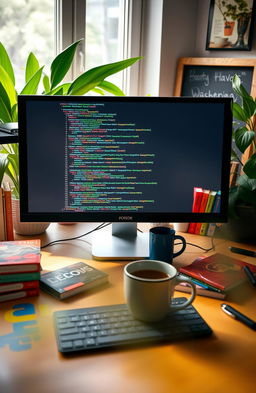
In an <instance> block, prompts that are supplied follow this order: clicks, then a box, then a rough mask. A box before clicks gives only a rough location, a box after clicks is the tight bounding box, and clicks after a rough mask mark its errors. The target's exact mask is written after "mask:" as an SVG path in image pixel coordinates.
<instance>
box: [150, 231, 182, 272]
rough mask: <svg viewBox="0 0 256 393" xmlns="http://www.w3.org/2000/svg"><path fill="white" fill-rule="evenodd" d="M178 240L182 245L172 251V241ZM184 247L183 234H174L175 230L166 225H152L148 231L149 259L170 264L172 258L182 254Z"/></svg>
mask: <svg viewBox="0 0 256 393" xmlns="http://www.w3.org/2000/svg"><path fill="white" fill-rule="evenodd" d="M175 240H180V241H181V243H182V247H181V249H180V250H179V251H177V252H174V242H175ZM185 249H186V240H185V238H184V237H183V236H180V235H175V230H174V229H171V228H167V227H154V228H151V229H150V231H149V259H153V260H157V261H163V262H167V263H170V264H172V262H173V258H175V257H177V256H178V255H180V254H182V253H183V252H184V251H185Z"/></svg>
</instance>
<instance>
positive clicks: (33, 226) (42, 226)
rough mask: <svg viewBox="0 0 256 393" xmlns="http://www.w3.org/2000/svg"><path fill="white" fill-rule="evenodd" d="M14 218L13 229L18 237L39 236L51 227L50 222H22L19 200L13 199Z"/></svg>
mask: <svg viewBox="0 0 256 393" xmlns="http://www.w3.org/2000/svg"><path fill="white" fill-rule="evenodd" d="M12 216H13V227H14V230H15V232H16V233H17V234H18V235H27V236H28V235H39V234H40V233H43V232H45V230H46V229H47V228H48V226H49V225H50V223H49V222H21V221H20V201H19V199H12Z"/></svg>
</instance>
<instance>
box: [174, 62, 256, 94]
mask: <svg viewBox="0 0 256 393" xmlns="http://www.w3.org/2000/svg"><path fill="white" fill-rule="evenodd" d="M255 69H256V59H241V58H236V59H232V58H192V57H188V58H181V59H180V60H179V64H178V71H177V78H176V86H175V91H174V95H175V96H188V97H191V96H192V97H232V98H234V100H236V99H237V97H236V96H235V95H234V92H233V89H232V78H233V76H234V75H235V74H237V75H239V77H240V78H241V80H242V83H243V85H244V87H245V88H246V90H247V91H248V92H250V93H251V94H252V95H253V96H256V88H255V86H256V84H255V83H256V71H255Z"/></svg>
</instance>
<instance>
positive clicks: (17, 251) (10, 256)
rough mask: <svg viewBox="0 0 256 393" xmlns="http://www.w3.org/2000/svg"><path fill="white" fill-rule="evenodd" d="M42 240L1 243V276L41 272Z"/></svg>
mask: <svg viewBox="0 0 256 393" xmlns="http://www.w3.org/2000/svg"><path fill="white" fill-rule="evenodd" d="M40 257H41V254H40V240H39V239H36V240H14V241H6V242H0V274H1V275H4V274H12V273H32V272H33V273H34V272H39V271H40Z"/></svg>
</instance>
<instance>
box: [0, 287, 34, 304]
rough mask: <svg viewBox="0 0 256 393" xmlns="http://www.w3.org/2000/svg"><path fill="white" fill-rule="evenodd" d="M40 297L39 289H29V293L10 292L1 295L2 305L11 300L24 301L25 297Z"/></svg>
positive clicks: (0, 301)
mask: <svg viewBox="0 0 256 393" xmlns="http://www.w3.org/2000/svg"><path fill="white" fill-rule="evenodd" d="M38 295H39V289H29V290H27V291H17V292H9V293H5V294H2V295H0V303H3V302H7V301H10V300H16V299H22V298H24V297H32V296H38Z"/></svg>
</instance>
